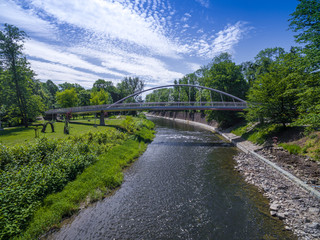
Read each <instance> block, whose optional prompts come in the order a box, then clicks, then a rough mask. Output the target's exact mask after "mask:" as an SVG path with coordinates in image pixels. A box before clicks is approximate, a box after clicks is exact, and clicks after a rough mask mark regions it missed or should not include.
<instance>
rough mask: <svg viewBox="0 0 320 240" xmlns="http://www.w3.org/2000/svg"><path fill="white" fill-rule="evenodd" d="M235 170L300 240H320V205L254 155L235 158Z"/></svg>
mask: <svg viewBox="0 0 320 240" xmlns="http://www.w3.org/2000/svg"><path fill="white" fill-rule="evenodd" d="M235 160H236V161H237V166H236V169H237V170H238V171H240V172H241V173H242V174H243V175H244V176H245V180H246V181H247V182H248V183H251V184H253V185H256V186H257V187H258V188H259V189H260V190H261V191H262V192H263V194H264V195H265V196H266V197H267V198H268V199H269V201H270V214H271V215H272V216H274V217H277V218H279V219H281V220H283V221H284V223H285V225H286V229H287V230H292V231H293V232H294V234H295V235H297V236H298V238H299V239H320V201H319V199H317V198H316V197H313V196H311V195H310V193H308V192H307V191H305V190H303V189H302V188H301V187H299V186H298V185H296V184H295V183H293V182H292V181H290V180H288V179H287V178H286V177H284V176H283V175H282V174H280V173H279V172H278V171H276V170H275V169H274V168H272V167H270V166H269V165H267V164H266V163H264V162H262V161H261V160H258V159H257V158H256V157H254V156H253V155H252V154H246V153H240V154H239V155H237V156H236V157H235Z"/></svg>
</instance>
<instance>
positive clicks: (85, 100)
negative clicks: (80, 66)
mask: <svg viewBox="0 0 320 240" xmlns="http://www.w3.org/2000/svg"><path fill="white" fill-rule="evenodd" d="M78 98H79V106H89V105H90V99H91V93H90V91H89V90H82V91H80V92H79V94H78Z"/></svg>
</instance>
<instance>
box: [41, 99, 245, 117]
mask: <svg viewBox="0 0 320 240" xmlns="http://www.w3.org/2000/svg"><path fill="white" fill-rule="evenodd" d="M245 108H247V103H245V102H201V103H200V102H152V103H120V104H115V105H111V104H106V105H93V106H83V107H72V108H60V109H51V110H48V111H46V112H45V113H46V115H50V114H65V113H68V112H72V113H78V114H80V113H95V112H101V111H104V112H119V111H147V110H154V111H156V110H159V111H176V110H180V111H183V110H214V111H223V110H225V111H243V110H244V109H245Z"/></svg>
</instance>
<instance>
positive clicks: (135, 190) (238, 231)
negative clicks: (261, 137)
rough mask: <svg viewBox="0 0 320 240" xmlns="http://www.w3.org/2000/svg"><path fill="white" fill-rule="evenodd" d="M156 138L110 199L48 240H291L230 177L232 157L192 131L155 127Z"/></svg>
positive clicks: (257, 198)
mask: <svg viewBox="0 0 320 240" xmlns="http://www.w3.org/2000/svg"><path fill="white" fill-rule="evenodd" d="M152 121H154V122H155V123H156V126H157V128H156V130H157V134H156V137H155V139H154V141H153V142H152V143H151V144H150V145H149V146H148V148H147V150H146V152H145V153H144V154H143V155H142V156H141V157H140V158H139V160H137V161H136V162H135V163H134V164H133V165H132V166H131V167H130V168H129V169H128V170H127V171H126V173H125V179H124V183H123V185H122V186H121V188H120V189H118V190H117V191H116V192H115V193H114V194H113V195H112V196H110V197H108V198H105V199H104V200H102V201H100V202H97V203H96V204H94V205H93V206H90V207H88V208H86V209H84V210H82V211H80V213H79V214H78V215H77V216H76V217H74V219H73V220H72V222H71V223H68V224H65V225H64V226H63V227H62V228H61V230H60V231H59V232H57V233H56V234H54V235H52V236H51V237H50V238H49V239H201V240H202V239H246V240H247V239H293V238H294V237H293V236H292V235H291V233H290V232H288V231H285V230H284V226H283V224H282V222H281V221H280V220H277V219H275V218H273V217H271V216H270V214H269V209H268V202H267V200H266V199H265V198H264V197H263V196H262V194H261V193H259V192H258V190H257V189H256V188H255V187H253V186H251V185H248V184H247V183H245V182H244V180H243V177H242V176H241V175H240V174H239V173H238V172H237V171H235V170H234V164H235V162H234V160H233V156H234V155H235V154H237V152H238V150H237V149H236V148H234V147H232V146H230V144H228V143H226V142H225V141H224V140H222V139H221V138H220V137H219V136H217V135H215V134H213V133H211V132H209V131H207V130H203V129H201V128H198V127H195V126H189V125H186V124H182V123H176V122H174V121H169V120H164V119H155V118H152Z"/></svg>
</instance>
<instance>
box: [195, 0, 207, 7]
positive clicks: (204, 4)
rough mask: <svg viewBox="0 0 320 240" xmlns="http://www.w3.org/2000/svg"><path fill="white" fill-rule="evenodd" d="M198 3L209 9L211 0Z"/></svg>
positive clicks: (202, 0)
mask: <svg viewBox="0 0 320 240" xmlns="http://www.w3.org/2000/svg"><path fill="white" fill-rule="evenodd" d="M196 2H198V3H200V4H201V5H202V6H203V7H206V8H208V7H209V0H196Z"/></svg>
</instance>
